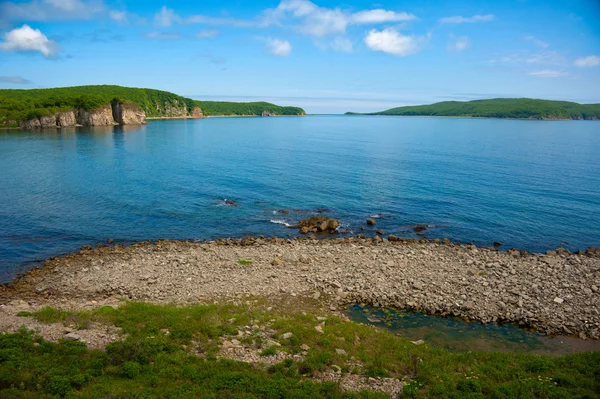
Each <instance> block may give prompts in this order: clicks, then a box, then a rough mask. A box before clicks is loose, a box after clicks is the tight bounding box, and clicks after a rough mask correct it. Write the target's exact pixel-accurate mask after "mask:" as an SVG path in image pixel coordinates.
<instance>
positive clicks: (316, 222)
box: [299, 216, 340, 234]
mask: <svg viewBox="0 0 600 399" xmlns="http://www.w3.org/2000/svg"><path fill="white" fill-rule="evenodd" d="M299 226H300V233H302V234H307V233H337V228H338V227H339V226H340V222H338V221H337V220H335V219H332V218H328V217H325V216H312V217H310V218H308V219H304V220H301V221H300V223H299Z"/></svg>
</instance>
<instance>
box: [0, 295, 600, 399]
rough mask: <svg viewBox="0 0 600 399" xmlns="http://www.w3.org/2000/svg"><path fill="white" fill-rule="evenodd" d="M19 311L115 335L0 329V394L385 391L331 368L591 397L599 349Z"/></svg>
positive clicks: (412, 393)
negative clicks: (487, 349) (101, 343)
mask: <svg viewBox="0 0 600 399" xmlns="http://www.w3.org/2000/svg"><path fill="white" fill-rule="evenodd" d="M20 316H22V317H32V318H36V319H37V320H39V321H41V322H44V323H60V324H62V325H65V326H70V327H71V328H73V329H74V330H85V329H88V328H91V326H93V325H94V324H95V323H100V324H107V325H114V326H117V327H119V328H120V329H122V340H119V341H116V342H113V343H110V344H108V345H107V346H106V349H105V351H100V350H88V349H87V348H86V346H85V344H84V343H81V342H76V341H68V340H62V341H59V342H58V343H51V342H48V341H45V340H43V339H42V338H41V337H38V336H36V335H35V334H32V333H30V332H26V331H24V330H23V331H20V332H19V333H15V334H3V335H0V397H3V398H39V397H48V398H50V397H91V398H150V397H165V398H195V397H203V398H254V397H256V398H258V397H264V398H308V397H323V398H336V397H339V398H341V397H344V398H352V397H360V398H375V397H377V398H378V397H387V396H386V395H385V394H383V393H381V392H370V391H366V390H365V391H362V392H354V393H353V392H342V390H341V388H340V386H339V384H337V383H336V382H323V381H322V379H320V378H319V376H320V375H322V374H321V373H323V372H327V371H329V370H335V371H338V372H339V373H341V374H344V375H349V374H358V375H363V376H369V377H374V378H375V377H392V378H397V379H400V380H403V381H405V383H406V385H405V386H404V394H403V395H404V397H447V398H459V397H460V398H462V397H469V398H478V397H485V396H490V397H494V398H517V397H521V398H569V397H573V398H575V397H578V398H581V397H587V398H592V397H598V396H600V382H599V381H600V353H582V354H577V355H569V356H564V357H545V356H539V355H522V354H509V353H478V352H466V353H453V352H449V351H447V350H444V349H440V348H432V347H429V346H428V345H427V344H425V345H414V344H412V343H411V342H409V341H408V340H406V339H403V338H400V337H396V336H394V335H392V334H390V333H388V332H386V331H382V330H378V329H375V328H373V327H370V326H365V325H360V324H356V323H353V322H349V321H347V320H344V319H342V318H338V317H333V316H327V317H326V319H325V318H324V317H320V318H319V317H317V316H313V315H311V314H305V313H304V314H303V313H293V312H292V313H290V312H289V309H281V310H278V309H272V308H266V307H265V306H263V305H260V304H252V305H249V306H233V305H209V306H207V305H195V306H186V307H175V306H162V305H152V304H147V303H124V304H123V305H122V306H120V307H118V308H116V309H115V308H113V307H101V308H98V309H96V310H92V311H81V312H66V311H59V310H57V309H54V308H44V309H41V310H39V311H37V312H34V313H28V312H23V313H21V314H20ZM319 326H320V327H319ZM318 330H322V332H320V331H318ZM238 331H247V333H246V334H240V335H238ZM75 332H76V331H75ZM286 333H291V334H286ZM234 337H237V338H238V339H239V340H240V345H241V346H243V347H244V348H247V349H248V350H255V351H256V353H257V354H258V356H259V357H265V358H266V357H268V356H274V355H277V354H278V353H279V354H282V355H285V357H287V358H286V359H284V360H283V361H281V362H279V363H276V364H273V365H271V366H268V367H267V366H265V367H260V366H256V365H254V366H253V365H250V364H248V363H245V362H239V361H234V360H229V359H225V358H223V357H222V353H223V342H224V341H225V340H228V341H231V340H233V339H234ZM274 343H279V344H278V345H275V344H274ZM307 347H308V349H307ZM293 355H300V356H296V358H293V357H292V356H293Z"/></svg>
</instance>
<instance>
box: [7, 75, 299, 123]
mask: <svg viewBox="0 0 600 399" xmlns="http://www.w3.org/2000/svg"><path fill="white" fill-rule="evenodd" d="M115 99H116V100H119V101H121V102H131V103H135V104H137V105H138V106H140V108H142V109H143V110H144V112H145V113H146V116H148V117H161V116H169V112H168V108H169V107H171V108H178V109H181V108H182V107H185V108H186V110H187V112H188V113H190V112H191V111H192V109H193V108H194V107H195V106H199V107H200V108H201V109H202V110H203V112H204V114H205V115H261V114H262V112H263V111H265V110H266V111H269V112H270V113H271V114H276V115H303V114H304V110H303V109H302V108H297V107H280V106H278V105H275V104H271V103H266V102H253V103H234V102H222V101H196V100H192V99H190V98H186V97H182V96H179V95H177V94H173V93H169V92H166V91H161V90H153V89H139V88H131V87H123V86H113V85H97V86H74V87H59V88H52V89H30V90H18V89H2V90H0V125H2V124H3V125H5V126H6V125H7V124H8V125H16V123H15V122H18V121H24V120H29V119H33V118H38V117H40V116H44V115H50V114H53V113H55V112H59V111H65V110H69V109H73V108H82V109H85V110H92V109H95V108H98V107H100V106H103V105H108V104H110V103H111V102H112V101H113V100H115ZM9 121H13V122H12V123H9Z"/></svg>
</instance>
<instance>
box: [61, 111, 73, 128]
mask: <svg viewBox="0 0 600 399" xmlns="http://www.w3.org/2000/svg"><path fill="white" fill-rule="evenodd" d="M56 124H57V125H58V127H74V126H76V125H77V118H76V117H75V112H74V111H66V112H59V113H57V114H56Z"/></svg>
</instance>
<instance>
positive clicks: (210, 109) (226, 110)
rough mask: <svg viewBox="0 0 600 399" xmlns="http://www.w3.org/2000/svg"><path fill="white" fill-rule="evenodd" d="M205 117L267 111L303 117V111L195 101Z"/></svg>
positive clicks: (273, 105)
mask: <svg viewBox="0 0 600 399" xmlns="http://www.w3.org/2000/svg"><path fill="white" fill-rule="evenodd" d="M196 104H197V105H198V106H199V107H200V108H201V109H202V113H203V114H204V115H206V116H211V115H261V114H262V113H263V111H268V112H270V113H271V114H275V115H304V110H303V109H302V108H299V107H282V106H279V105H275V104H271V103H267V102H264V101H261V102H249V103H236V102H227V101H196Z"/></svg>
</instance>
